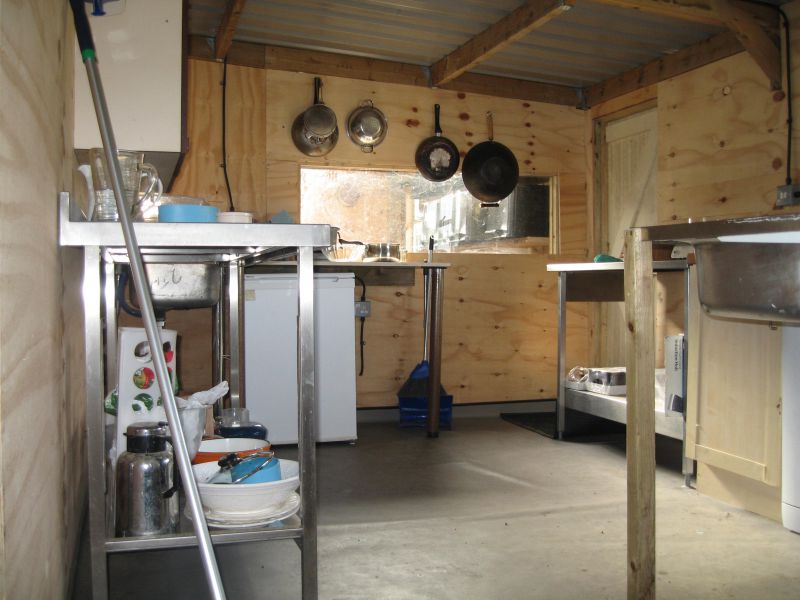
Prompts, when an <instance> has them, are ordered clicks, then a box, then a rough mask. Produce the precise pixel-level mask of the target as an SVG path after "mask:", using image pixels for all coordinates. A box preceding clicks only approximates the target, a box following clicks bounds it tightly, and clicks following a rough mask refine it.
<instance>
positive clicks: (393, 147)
mask: <svg viewBox="0 0 800 600" xmlns="http://www.w3.org/2000/svg"><path fill="white" fill-rule="evenodd" d="M266 77H267V140H268V144H267V157H268V158H269V159H270V160H294V161H297V162H298V163H300V164H303V165H317V166H340V167H361V168H373V169H414V168H415V167H414V152H415V150H416V148H417V146H418V145H419V143H420V142H421V141H422V140H424V139H425V138H426V137H428V136H430V135H432V134H433V105H434V104H435V103H437V102H438V103H439V104H441V106H442V119H441V121H442V129H443V131H444V134H445V136H447V137H448V138H450V139H451V140H453V142H454V143H455V144H456V145H457V146H458V147H459V149H460V150H461V151H462V152H464V153H465V152H466V151H467V150H468V149H469V148H470V147H471V146H473V145H474V144H476V143H479V142H481V141H483V140H485V139H486V136H487V130H486V116H485V115H486V112H487V111H488V110H491V111H492V113H493V117H494V134H495V139H496V140H497V141H498V142H501V143H503V144H505V145H506V146H508V147H509V148H511V150H512V151H513V152H514V154H515V155H516V157H517V160H518V161H519V163H520V171H521V174H523V175H534V174H536V175H556V174H559V173H564V172H566V173H583V172H584V168H585V167H584V154H583V115H582V113H581V111H578V110H576V109H573V108H568V107H563V106H556V105H552V104H541V103H533V102H522V101H518V100H509V99H504V98H491V97H488V96H481V95H478V94H464V93H457V92H450V91H446V90H420V89H419V88H416V87H410V86H404V85H392V84H382V83H376V82H370V81H358V80H352V79H343V78H340V77H324V78H323V88H322V98H323V100H324V102H325V104H327V105H328V106H330V107H331V108H332V109H334V111H335V112H336V115H337V118H338V120H339V127H340V137H339V142H338V144H337V146H336V148H335V149H334V150H333V151H332V152H331V153H330V154H328V155H327V156H324V157H317V158H311V157H307V156H305V155H303V154H302V153H300V152H299V151H298V150H297V149H296V148H295V147H294V145H293V143H292V140H291V136H290V131H291V124H292V122H293V121H294V118H295V117H296V116H297V115H298V114H300V113H301V112H302V111H303V110H305V109H306V108H308V106H310V104H311V103H312V96H313V75H306V74H300V73H289V72H284V71H266ZM365 99H370V100H372V101H373V102H374V103H375V106H377V107H378V108H380V109H381V111H383V112H384V114H385V115H386V116H387V119H388V121H389V133H388V136H387V138H386V140H385V141H384V142H383V143H382V144H381V145H379V146H377V147H376V148H375V151H374V153H372V154H364V153H363V152H361V150H360V149H359V148H358V146H356V145H355V144H353V143H352V142H351V141H350V140H349V139H348V138H347V136H346V134H345V131H344V126H345V123H346V119H347V115H348V114H349V113H350V112H351V111H352V110H353V109H354V108H356V107H357V106H358V105H359V103H360V102H361V101H363V100H365Z"/></svg>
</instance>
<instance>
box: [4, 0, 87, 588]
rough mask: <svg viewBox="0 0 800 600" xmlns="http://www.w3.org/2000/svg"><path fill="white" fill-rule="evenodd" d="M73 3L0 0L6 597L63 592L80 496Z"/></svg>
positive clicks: (81, 438)
mask: <svg viewBox="0 0 800 600" xmlns="http://www.w3.org/2000/svg"><path fill="white" fill-rule="evenodd" d="M68 6H69V4H68V3H67V2H64V1H63V0H30V1H26V2H21V1H19V0H0V598H15V599H16V598H25V599H28V598H30V599H34V598H48V599H49V598H62V597H64V596H65V595H66V594H67V590H68V586H69V577H70V573H71V570H72V565H73V564H74V562H75V550H76V547H77V544H76V542H77V536H78V533H79V527H80V517H81V514H82V510H83V503H84V493H85V492H84V491H83V490H84V488H85V458H84V454H85V451H84V446H85V442H84V435H83V400H82V396H83V394H82V390H83V387H82V385H83V384H82V360H83V359H82V355H81V350H80V348H81V343H80V337H76V336H75V335H72V336H71V339H72V342H71V343H70V344H69V345H65V344H64V343H63V339H64V337H65V331H67V332H70V331H79V328H80V327H81V323H80V318H77V319H75V318H72V317H71V314H75V310H76V308H75V307H76V301H77V300H78V296H77V294H78V290H79V286H80V271H79V270H76V267H79V265H80V261H79V257H78V255H77V254H76V253H75V252H74V251H70V252H69V253H62V252H61V250H60V248H59V247H58V237H57V236H58V232H57V226H56V194H57V192H58V191H59V190H62V189H66V188H67V187H68V185H67V183H66V182H69V181H71V169H72V167H73V165H72V159H71V155H72V151H71V148H70V147H69V146H71V141H72V106H71V102H72V101H71V98H72V51H73V42H72V38H73V36H74V34H73V33H72V27H71V25H68V22H69V21H68V18H69V17H70V15H68ZM77 314H78V315H80V313H79V312H78V313H77ZM65 315H66V316H67V317H68V320H65Z"/></svg>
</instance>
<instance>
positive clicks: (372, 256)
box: [363, 243, 402, 262]
mask: <svg viewBox="0 0 800 600" xmlns="http://www.w3.org/2000/svg"><path fill="white" fill-rule="evenodd" d="M363 260H364V262H400V261H401V260H402V257H401V255H400V244H389V243H381V244H367V249H366V251H365V252H364V259H363Z"/></svg>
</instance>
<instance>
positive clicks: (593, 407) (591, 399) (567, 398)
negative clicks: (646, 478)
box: [564, 388, 683, 440]
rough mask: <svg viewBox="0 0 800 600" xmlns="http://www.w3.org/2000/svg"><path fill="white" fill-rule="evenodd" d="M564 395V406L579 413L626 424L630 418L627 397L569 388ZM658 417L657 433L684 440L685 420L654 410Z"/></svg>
mask: <svg viewBox="0 0 800 600" xmlns="http://www.w3.org/2000/svg"><path fill="white" fill-rule="evenodd" d="M564 391H565V394H564V405H565V406H566V407H567V408H571V409H572V410H576V411H579V412H583V413H587V414H590V415H594V416H596V417H602V418H604V419H608V420H610V421H616V422H617V423H623V424H625V423H626V422H627V418H628V412H627V411H628V401H627V399H626V398H625V396H608V395H606V394H598V393H595V392H587V391H585V390H572V389H569V388H567V389H566V390H564ZM653 410H654V411H655V417H656V433H658V434H661V435H665V436H667V437H671V438H674V439H676V440H682V439H683V419H682V418H681V416H680V415H670V416H667V415H665V414H664V413H663V412H662V411H660V410H656V409H655V408H654V409H653Z"/></svg>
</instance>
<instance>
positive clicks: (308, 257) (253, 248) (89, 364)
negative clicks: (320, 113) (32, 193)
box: [59, 193, 333, 600]
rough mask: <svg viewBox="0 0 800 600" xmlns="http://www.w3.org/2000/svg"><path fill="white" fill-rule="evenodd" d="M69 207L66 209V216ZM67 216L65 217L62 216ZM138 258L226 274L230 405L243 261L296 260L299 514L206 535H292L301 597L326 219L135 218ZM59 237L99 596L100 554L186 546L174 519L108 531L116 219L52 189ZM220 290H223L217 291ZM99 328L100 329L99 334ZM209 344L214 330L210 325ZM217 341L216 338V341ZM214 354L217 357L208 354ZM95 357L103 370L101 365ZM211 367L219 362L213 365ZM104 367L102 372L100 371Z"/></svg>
mask: <svg viewBox="0 0 800 600" xmlns="http://www.w3.org/2000/svg"><path fill="white" fill-rule="evenodd" d="M71 211H72V214H71ZM70 216H72V219H70ZM134 228H135V230H136V237H137V239H138V243H139V246H140V247H141V249H142V254H143V256H144V261H145V263H149V262H167V263H170V262H171V263H197V262H202V263H212V264H218V265H220V266H222V267H223V269H222V270H223V273H227V277H226V278H225V279H226V280H227V282H226V283H227V285H226V288H227V289H226V291H227V309H228V310H227V311H226V312H227V315H228V319H227V322H226V321H225V320H224V319H222V317H221V313H222V312H223V311H222V310H221V309H220V308H219V304H218V305H217V309H216V317H217V318H216V319H215V320H216V321H217V322H218V325H219V326H220V327H221V328H224V327H225V326H226V325H227V327H228V328H229V335H230V384H231V404H232V405H233V406H237V405H239V402H240V392H241V390H242V388H243V385H242V383H243V382H242V381H240V375H241V370H240V369H239V364H240V361H241V352H240V351H241V348H242V341H243V336H242V335H241V330H240V324H241V318H240V316H241V315H242V312H243V311H242V303H241V296H242V293H243V285H242V282H243V277H244V267H245V266H246V264H251V263H254V262H261V261H269V260H273V259H275V258H283V257H285V256H287V255H292V254H295V255H296V256H297V264H296V272H297V277H298V292H299V294H298V296H299V298H298V303H299V317H298V382H299V383H298V387H299V390H298V392H299V393H298V397H299V398H300V402H299V419H300V443H299V447H298V458H299V463H300V497H301V511H302V517H301V518H297V517H295V518H293V519H291V520H288V519H287V520H286V521H285V522H284V526H283V527H279V528H261V529H259V528H253V529H246V530H241V531H238V530H237V531H223V532H214V533H212V534H211V538H212V542H213V543H214V544H215V545H217V544H229V543H240V542H251V541H260V540H269V539H286V538H291V539H295V540H296V541H297V543H298V545H299V546H300V549H301V553H302V558H301V565H302V576H301V577H302V589H303V598H304V599H305V600H311V599H315V598H316V597H317V514H316V511H317V483H316V454H315V435H314V430H313V427H314V404H315V389H314V360H315V357H314V326H313V323H314V273H313V271H314V266H313V252H314V249H315V248H320V247H326V246H329V245H331V243H332V241H333V239H332V234H331V228H330V226H328V225H260V224H247V225H238V224H236V225H234V224H223V223H136V224H135V225H134ZM59 242H60V245H62V246H74V247H82V248H83V253H84V259H83V264H84V276H83V309H84V335H85V340H84V343H85V361H86V403H87V410H86V422H87V447H88V474H89V535H90V546H91V550H90V551H91V564H92V589H93V596H94V598H95V599H96V600H101V599H105V598H107V597H108V573H107V554H108V553H112V552H128V551H137V550H150V549H164V548H177V547H185V546H196V545H197V539H196V537H195V535H194V532H193V529H192V527H191V524H189V523H187V522H186V521H185V520H182V523H181V527H180V530H179V533H177V534H174V535H166V536H153V537H139V538H116V537H114V523H113V518H110V517H111V515H112V514H113V513H112V510H113V509H112V507H113V496H112V495H111V493H110V492H113V486H110V485H108V484H107V481H106V474H107V470H106V447H105V423H104V411H103V401H104V398H105V396H106V393H107V392H108V391H109V390H107V389H105V384H104V379H105V380H106V381H107V382H108V384H107V385H108V386H109V387H112V386H113V381H114V379H115V377H116V375H115V371H116V366H115V364H114V363H115V361H116V329H117V323H116V289H115V288H116V286H115V277H114V273H115V263H117V262H127V253H126V251H125V243H124V240H123V237H122V230H121V228H120V225H119V223H87V222H85V221H82V219H81V217H80V215H79V213H78V211H77V208H76V207H75V206H74V205H73V206H71V205H70V201H69V195H68V194H66V193H62V194H60V195H59ZM220 295H221V296H223V297H224V296H225V295H226V294H225V293H221V294H220ZM104 332H105V333H104ZM215 333H216V335H215V342H216V343H220V342H221V340H222V339H223V338H224V335H223V333H222V331H221V330H220V329H216V328H215ZM220 345H221V343H220ZM217 356H218V358H220V359H221V354H218V355H217ZM104 363H105V367H104ZM217 367H218V368H219V365H218V366H217ZM104 371H105V377H104Z"/></svg>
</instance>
